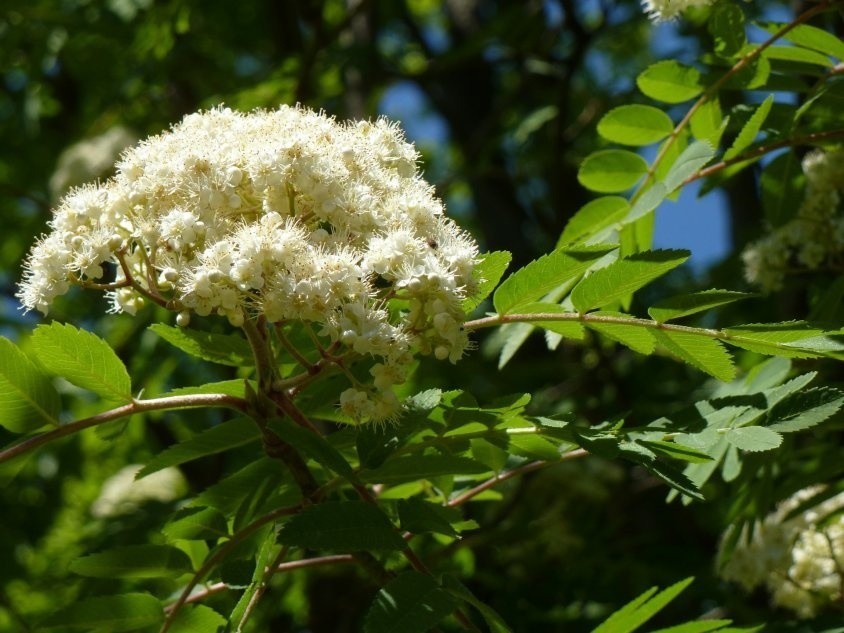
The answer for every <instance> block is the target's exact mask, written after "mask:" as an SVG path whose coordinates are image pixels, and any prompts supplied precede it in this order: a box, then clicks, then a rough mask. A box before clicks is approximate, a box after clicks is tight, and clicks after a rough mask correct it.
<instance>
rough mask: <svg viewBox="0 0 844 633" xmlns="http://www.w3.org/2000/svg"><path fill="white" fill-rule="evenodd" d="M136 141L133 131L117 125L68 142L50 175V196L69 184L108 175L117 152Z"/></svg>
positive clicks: (56, 194) (54, 197) (61, 191)
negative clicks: (100, 132)
mask: <svg viewBox="0 0 844 633" xmlns="http://www.w3.org/2000/svg"><path fill="white" fill-rule="evenodd" d="M137 141H138V139H137V137H136V136H135V135H134V134H132V133H131V132H130V131H129V130H127V129H126V128H125V127H122V126H120V125H117V126H115V127H113V128H111V129H109V130H108V131H106V132H104V133H102V134H99V135H98V136H93V137H90V138H85V139H82V140H81V141H79V142H78V143H75V144H73V145H71V146H70V147H68V148H67V149H66V150H65V151H63V152H62V153H61V155H60V156H59V160H58V161H57V162H56V169H55V171H53V175H52V176H50V195H51V196H52V198H53V199H54V200H56V199H58V198H59V197H61V196H62V195H63V194H64V193H65V192H66V191H67V190H68V189H70V188H71V187H77V186H79V185H82V184H84V183H86V182H91V181H92V180H94V179H96V178H101V177H103V176H108V175H110V174H111V173H112V172H113V171H114V163H115V161H116V160H117V158H118V157H119V156H120V153H121V152H122V151H123V150H124V149H126V148H127V147H129V146H130V145H134V144H135V143H136V142H137Z"/></svg>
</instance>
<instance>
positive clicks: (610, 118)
mask: <svg viewBox="0 0 844 633" xmlns="http://www.w3.org/2000/svg"><path fill="white" fill-rule="evenodd" d="M673 130H674V123H672V121H671V117H669V116H668V115H667V114H665V112H663V111H662V110H660V109H659V108H655V107H653V106H648V105H623V106H619V107H617V108H613V109H612V110H610V111H609V112H607V113H606V114H605V115H604V116H603V117H602V118H601V120H600V121H599V122H598V134H600V135H601V136H603V137H604V138H605V139H607V140H608V141H613V142H614V143H620V144H622V145H634V146H640V145H650V144H651V143H656V142H658V141H661V140H662V139H664V138H665V137H666V136H668V135H669V134H671V132H672V131H673Z"/></svg>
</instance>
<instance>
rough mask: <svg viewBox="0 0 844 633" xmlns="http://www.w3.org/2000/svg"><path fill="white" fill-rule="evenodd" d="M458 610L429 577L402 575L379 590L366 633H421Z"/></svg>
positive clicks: (449, 595)
mask: <svg viewBox="0 0 844 633" xmlns="http://www.w3.org/2000/svg"><path fill="white" fill-rule="evenodd" d="M456 607H457V603H456V601H455V599H454V598H453V597H452V595H451V594H450V593H448V592H447V591H445V590H444V589H443V588H442V587H440V585H439V584H438V583H437V581H436V580H434V579H433V578H432V577H431V576H428V575H425V574H421V573H419V572H415V571H409V572H405V573H403V574H401V575H400V576H398V577H397V578H395V579H394V580H392V581H390V582H389V583H387V585H386V586H384V587H382V588H381V590H380V591H379V592H378V595H377V596H376V597H375V602H373V603H372V606H371V607H370V608H369V611H368V612H367V614H366V620H365V621H364V625H363V630H364V632H365V633H398V632H399V631H401V633H424V632H425V631H429V630H430V629H432V628H433V627H435V626H436V625H437V623H439V622H440V620H442V619H443V618H445V617H446V616H447V615H449V614H450V613H451V612H452V611H454V609H455V608H456Z"/></svg>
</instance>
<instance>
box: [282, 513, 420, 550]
mask: <svg viewBox="0 0 844 633" xmlns="http://www.w3.org/2000/svg"><path fill="white" fill-rule="evenodd" d="M278 539H279V541H280V542H282V543H284V544H285V545H292V546H294V547H303V548H307V549H316V550H331V551H335V552H359V551H382V550H400V549H404V548H405V546H406V544H405V542H404V539H403V538H402V537H401V534H399V532H398V531H397V530H396V528H395V527H393V524H392V523H390V520H389V519H388V518H387V515H385V514H384V513H383V512H382V511H381V510H380V509H379V508H378V507H377V506H375V505H372V504H369V503H364V502H362V501H331V502H326V503H321V504H319V505H314V506H309V507H307V508H305V509H304V510H302V512H300V513H299V514H297V515H295V516H294V517H292V518H291V519H290V520H289V521H288V522H287V523H285V524H284V527H282V529H281V532H280V533H279V535H278Z"/></svg>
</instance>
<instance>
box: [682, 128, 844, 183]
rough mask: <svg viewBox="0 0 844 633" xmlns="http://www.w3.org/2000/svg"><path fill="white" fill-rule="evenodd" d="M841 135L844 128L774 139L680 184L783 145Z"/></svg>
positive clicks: (702, 171) (701, 171)
mask: <svg viewBox="0 0 844 633" xmlns="http://www.w3.org/2000/svg"><path fill="white" fill-rule="evenodd" d="M839 137H844V129H842V130H828V131H826V132H815V133H814V134H806V135H805V136H795V137H793V138H785V139H780V140H779V141H774V142H773V143H767V144H765V145H759V146H758V147H754V148H752V149H749V150H747V151H745V152H742V153H741V154H738V155H736V156H733V157H732V158H729V159H727V160H722V161H720V162H718V163H715V164H713V165H710V166H709V167H705V168H704V169H701V170H699V171H698V172H696V173H694V174H692V175H691V176H689V177H688V178H686V179H685V180H684V181H683V182H682V184H681V185H680V186H684V185H687V184H689V183H690V182H694V181H695V180H699V179H700V178H706V177H707V176H711V175H712V174H714V173H717V172H719V171H721V170H722V169H725V168H727V167H729V166H731V165H735V164H737V163H743V162H745V161H748V160H753V159H754V158H759V157H760V156H764V155H765V154H767V153H769V152H773V151H776V150H778V149H782V148H783V147H797V146H800V145H811V144H812V143H817V142H818V141H825V140H829V139H834V138H839Z"/></svg>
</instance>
